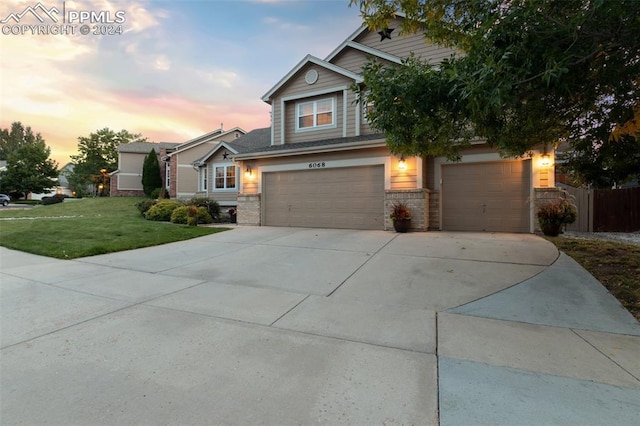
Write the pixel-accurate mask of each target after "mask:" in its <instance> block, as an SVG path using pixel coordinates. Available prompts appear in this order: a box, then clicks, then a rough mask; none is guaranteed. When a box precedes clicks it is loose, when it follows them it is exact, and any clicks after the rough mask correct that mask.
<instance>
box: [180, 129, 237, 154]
mask: <svg viewBox="0 0 640 426" xmlns="http://www.w3.org/2000/svg"><path fill="white" fill-rule="evenodd" d="M233 132H240V133H242V134H243V135H244V134H246V133H247V132H246V131H245V130H243V129H241V128H240V127H234V128H232V129H229V130H222V128H220V129H216V130H213V131H211V132H209V133H205V134H204V135H200V136H198V137H197V138H193V139H190V140H188V141H186V142H183V143H181V144H178V146H177V147H176V149H175V151H174V152H172V153H171V154H169V155H173V154H177V153H179V152H181V151H184V150H186V149H189V148H191V147H193V146H196V145H200V144H201V143H205V142H208V141H209V140H210V139H214V138H218V137H220V136H224V135H228V134H230V133H233Z"/></svg>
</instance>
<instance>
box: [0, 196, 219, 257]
mask: <svg viewBox="0 0 640 426" xmlns="http://www.w3.org/2000/svg"><path fill="white" fill-rule="evenodd" d="M141 200H142V198H140V197H99V198H83V199H81V200H73V201H66V202H64V203H61V204H55V205H52V206H47V207H46V208H35V209H15V210H14V209H4V210H1V211H0V218H9V217H12V218H19V217H21V218H27V217H29V218H38V219H37V220H6V221H3V222H2V226H0V245H2V246H4V247H8V248H12V249H15V250H22V251H25V252H29V253H34V254H39V255H43V256H50V257H56V258H60V259H74V258H78V257H84V256H92V255H96V254H102V253H112V252H118V251H123V250H131V249H135V248H140V247H149V246H155V245H159V244H166V243H170V242H174V241H182V240H187V239H190V238H195V237H200V236H203V235H209V234H213V233H216V232H220V231H224V230H226V229H225V228H212V227H188V226H180V225H173V226H167V224H166V223H162V222H153V221H149V220H144V219H143V218H141V217H140V215H139V213H138V211H137V210H136V208H135V204H136V203H137V202H138V201H141Z"/></svg>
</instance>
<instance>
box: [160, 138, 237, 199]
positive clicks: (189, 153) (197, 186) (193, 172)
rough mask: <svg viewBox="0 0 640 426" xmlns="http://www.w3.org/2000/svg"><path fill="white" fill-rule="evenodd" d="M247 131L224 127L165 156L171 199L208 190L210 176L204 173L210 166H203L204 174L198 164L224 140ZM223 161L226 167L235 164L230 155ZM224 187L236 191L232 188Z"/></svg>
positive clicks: (180, 145)
mask: <svg viewBox="0 0 640 426" xmlns="http://www.w3.org/2000/svg"><path fill="white" fill-rule="evenodd" d="M246 133H247V132H246V131H244V130H242V129H241V128H239V127H234V128H232V129H230V130H226V131H225V130H223V128H222V126H221V127H220V128H219V129H217V130H214V131H212V132H209V133H207V134H204V135H202V136H198V137H197V138H194V139H191V140H188V141H186V142H184V143H181V144H179V145H177V146H176V147H175V148H174V149H173V150H172V151H171V152H170V153H168V154H167V155H166V156H163V157H162V161H163V162H165V163H167V166H166V167H167V177H166V179H167V181H168V182H169V184H168V185H167V187H168V188H169V194H170V196H171V198H191V197H194V196H196V194H198V193H206V192H207V190H206V188H205V187H203V183H204V185H206V182H207V177H208V176H206V175H204V176H203V173H206V171H207V170H208V169H207V168H204V172H203V173H201V172H200V171H201V169H202V168H201V167H198V166H196V165H195V163H196V162H198V161H199V160H201V159H202V158H203V157H204V156H206V155H207V153H210V152H211V151H212V150H213V149H215V148H217V147H219V146H220V144H221V143H223V142H224V143H227V144H228V143H231V142H233V141H235V140H236V139H238V138H239V137H241V136H243V135H245V134H246ZM228 146H230V145H228ZM222 160H223V161H221V162H220V164H222V163H224V164H225V165H226V166H229V165H232V164H233V162H232V161H231V157H230V156H229V155H228V154H227V155H226V156H225V157H224V158H223V159H222ZM229 170H232V169H231V168H230V169H229ZM233 170H235V169H233ZM225 173H226V172H225ZM229 178H230V177H229ZM225 189H230V190H233V191H235V189H233V188H231V187H229V188H225Z"/></svg>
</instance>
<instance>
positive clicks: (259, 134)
mask: <svg viewBox="0 0 640 426" xmlns="http://www.w3.org/2000/svg"><path fill="white" fill-rule="evenodd" d="M269 145H271V128H270V127H265V128H263V129H255V130H252V131H250V132H249V133H247V134H246V135H244V136H240V137H239V138H238V139H236V140H235V141H233V142H220V143H219V144H217V145H216V146H215V147H214V148H213V149H211V150H210V151H209V152H207V153H206V154H205V155H204V156H202V157H201V158H198V159H197V160H196V161H194V162H193V165H194V166H198V167H201V166H204V165H205V164H206V163H207V161H209V159H210V158H211V157H213V156H214V155H215V153H216V152H218V151H219V150H220V148H225V149H227V150H229V151H231V153H233V154H238V153H241V152H252V151H255V150H259V149H261V148H263V147H265V146H269Z"/></svg>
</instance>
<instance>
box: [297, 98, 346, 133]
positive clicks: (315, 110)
mask: <svg viewBox="0 0 640 426" xmlns="http://www.w3.org/2000/svg"><path fill="white" fill-rule="evenodd" d="M324 101H331V124H322V125H317V124H316V120H317V117H318V103H319V102H324ZM304 104H313V123H314V125H313V126H311V127H302V128H301V127H300V116H299V115H298V112H299V107H300V106H301V105H304ZM336 112H337V111H336V98H335V97H334V96H332V97H330V98H322V99H315V100H312V101H305V102H296V104H295V119H296V133H303V132H313V131H315V130H324V129H335V128H336V127H337V125H336Z"/></svg>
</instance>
